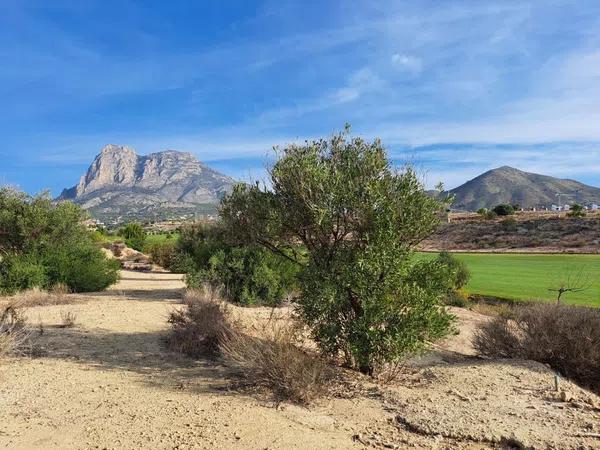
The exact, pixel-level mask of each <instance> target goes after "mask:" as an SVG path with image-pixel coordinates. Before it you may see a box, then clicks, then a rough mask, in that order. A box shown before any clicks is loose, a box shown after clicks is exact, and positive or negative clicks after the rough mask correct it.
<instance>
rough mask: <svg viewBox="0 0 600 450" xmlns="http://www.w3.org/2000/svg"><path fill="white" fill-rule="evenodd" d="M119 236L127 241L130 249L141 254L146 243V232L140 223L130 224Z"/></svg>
mask: <svg viewBox="0 0 600 450" xmlns="http://www.w3.org/2000/svg"><path fill="white" fill-rule="evenodd" d="M119 236H121V237H122V238H123V239H125V244H127V246H128V247H130V248H132V249H134V250H137V251H138V252H141V251H142V250H143V249H144V243H145V242H146V231H145V230H144V227H142V226H141V225H140V224H139V223H128V224H127V225H125V226H124V227H122V228H121V229H120V230H119Z"/></svg>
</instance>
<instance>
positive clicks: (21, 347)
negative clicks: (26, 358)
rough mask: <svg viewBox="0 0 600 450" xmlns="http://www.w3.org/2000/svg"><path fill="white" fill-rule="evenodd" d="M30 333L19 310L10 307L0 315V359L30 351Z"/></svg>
mask: <svg viewBox="0 0 600 450" xmlns="http://www.w3.org/2000/svg"><path fill="white" fill-rule="evenodd" d="M29 338H30V332H29V330H28V328H27V322H26V320H25V318H24V317H23V316H22V314H21V312H20V310H19V309H18V308H16V307H14V306H12V305H9V306H7V307H5V308H4V309H3V310H2V314H1V315H0V357H2V356H6V355H10V354H24V353H26V351H27V350H29V349H30V339H29Z"/></svg>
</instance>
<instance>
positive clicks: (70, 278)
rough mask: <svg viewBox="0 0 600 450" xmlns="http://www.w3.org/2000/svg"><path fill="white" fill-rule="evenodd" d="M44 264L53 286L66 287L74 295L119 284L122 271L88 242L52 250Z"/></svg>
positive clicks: (45, 258)
mask: <svg viewBox="0 0 600 450" xmlns="http://www.w3.org/2000/svg"><path fill="white" fill-rule="evenodd" d="M43 261H44V266H45V267H47V269H46V270H47V273H48V277H49V279H50V281H51V283H52V284H56V283H62V284H65V285H67V286H68V287H69V289H70V290H71V291H72V292H93V291H101V290H104V289H106V288H107V287H108V286H110V285H112V284H114V283H116V282H117V279H118V273H119V268H120V265H119V262H118V261H116V260H107V259H106V257H105V256H104V254H102V252H100V251H99V250H98V248H97V247H96V246H94V245H93V244H91V243H89V242H81V243H79V244H78V245H74V246H63V247H58V246H57V247H53V248H50V249H48V251H47V252H46V254H45V255H44V257H43Z"/></svg>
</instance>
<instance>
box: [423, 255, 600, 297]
mask: <svg viewBox="0 0 600 450" xmlns="http://www.w3.org/2000/svg"><path fill="white" fill-rule="evenodd" d="M420 256H421V257H426V258H433V257H434V256H435V254H430V253H428V254H420ZM455 256H456V257H457V258H459V259H461V260H463V261H465V262H466V263H467V266H468V267H469V270H470V271H471V281H470V282H469V284H468V286H467V288H466V289H467V290H468V291H469V293H471V294H481V295H488V296H493V297H501V298H508V299H515V300H555V299H556V293H555V292H549V291H548V289H549V288H554V287H558V286H559V285H560V283H561V281H563V280H564V279H566V278H567V276H568V275H569V274H570V275H571V277H572V278H575V277H577V276H579V277H580V278H582V279H584V280H585V284H586V285H588V286H589V288H588V289H586V290H585V291H582V292H567V293H565V294H563V302H564V303H567V304H575V305H587V306H597V307H600V255H563V254H553V255H534V254H506V253H504V254H489V253H487V254H483V253H456V254H455Z"/></svg>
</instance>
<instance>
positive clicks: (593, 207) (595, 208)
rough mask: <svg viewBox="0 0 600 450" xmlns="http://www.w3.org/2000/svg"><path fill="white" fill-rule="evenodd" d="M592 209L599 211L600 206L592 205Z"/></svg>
mask: <svg viewBox="0 0 600 450" xmlns="http://www.w3.org/2000/svg"><path fill="white" fill-rule="evenodd" d="M591 209H592V211H598V210H599V209H600V206H598V205H596V204H595V203H592V206H591Z"/></svg>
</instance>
